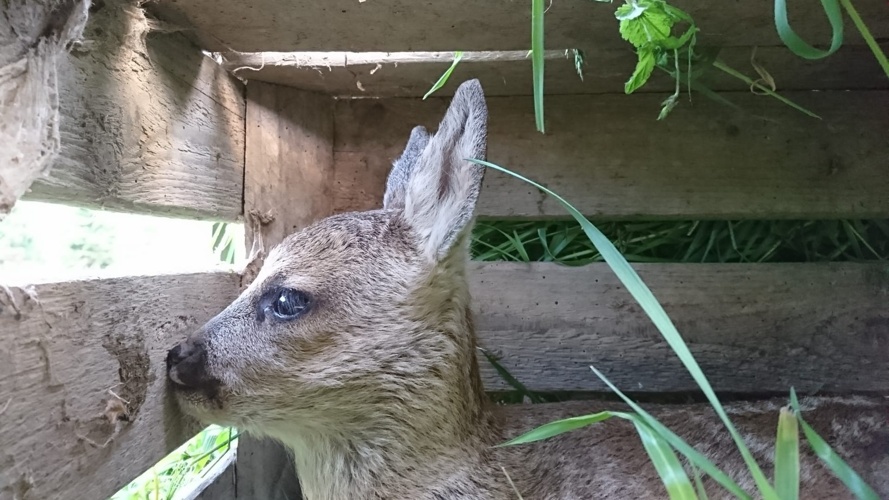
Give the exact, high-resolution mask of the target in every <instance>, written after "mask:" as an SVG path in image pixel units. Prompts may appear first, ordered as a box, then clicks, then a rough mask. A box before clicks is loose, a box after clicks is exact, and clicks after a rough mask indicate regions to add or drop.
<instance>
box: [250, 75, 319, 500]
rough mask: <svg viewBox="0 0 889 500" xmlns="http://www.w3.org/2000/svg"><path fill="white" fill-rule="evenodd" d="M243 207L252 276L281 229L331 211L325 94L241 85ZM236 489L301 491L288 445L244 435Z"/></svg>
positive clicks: (268, 495)
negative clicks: (244, 144) (244, 88)
mask: <svg viewBox="0 0 889 500" xmlns="http://www.w3.org/2000/svg"><path fill="white" fill-rule="evenodd" d="M246 158H247V160H246V172H245V176H244V213H245V214H246V215H247V225H246V238H247V248H256V249H257V251H259V250H263V253H260V254H258V255H257V256H256V257H257V258H256V259H255V260H254V261H253V263H251V265H250V266H248V269H247V271H246V272H245V273H244V278H243V285H244V286H246V285H247V284H249V283H250V281H252V280H253V278H254V277H255V273H256V272H257V271H258V268H259V266H261V264H262V262H263V259H264V257H265V255H266V254H267V253H268V251H269V250H271V248H272V247H274V246H275V245H277V244H278V243H280V242H281V241H282V240H283V239H284V238H285V237H286V236H287V235H289V234H291V233H293V232H295V231H297V230H299V229H302V228H303V227H305V226H307V225H309V224H311V223H312V222H314V221H315V220H317V219H320V218H322V217H325V216H327V215H330V214H331V213H332V210H333V193H334V191H336V186H335V180H334V172H333V100H332V98H331V97H329V96H327V95H324V94H318V93H314V92H306V91H301V90H297V89H293V88H288V87H283V86H279V85H274V84H268V83H261V82H255V83H251V84H250V85H249V86H248V92H247V154H246ZM236 474H237V491H238V495H239V496H243V497H244V498H263V499H268V500H285V499H287V498H300V496H301V493H300V490H299V481H298V479H297V477H296V473H295V469H294V466H293V461H292V460H291V458H290V456H289V454H288V452H287V450H286V449H285V448H284V447H283V446H282V445H281V444H280V443H278V442H276V441H273V440H271V439H257V438H254V437H252V436H242V437H241V438H240V443H239V444H238V461H237V470H236Z"/></svg>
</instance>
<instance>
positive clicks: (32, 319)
mask: <svg viewBox="0 0 889 500" xmlns="http://www.w3.org/2000/svg"><path fill="white" fill-rule="evenodd" d="M239 281H240V277H239V276H238V275H237V274H235V273H204V274H183V275H166V276H146V277H136V278H119V279H107V280H95V281H72V282H65V283H54V284H45V285H37V286H34V287H24V288H16V287H5V288H2V289H0V450H2V453H0V498H2V499H3V500H6V499H26V498H90V499H93V498H107V497H108V496H110V495H111V494H113V493H114V492H115V491H117V490H118V489H119V488H121V487H122V486H124V485H125V484H127V483H128V482H129V481H131V480H132V479H134V478H135V477H136V476H138V475H139V474H141V473H142V472H144V471H146V470H147V469H148V468H149V467H151V466H152V465H154V464H155V463H156V462H157V461H158V460H159V459H160V458H162V457H163V456H164V455H166V454H167V453H168V452H169V451H171V450H172V449H174V448H175V447H176V446H178V445H180V444H182V442H184V441H185V440H186V439H187V438H189V437H191V435H193V434H194V433H195V432H197V431H198V430H199V428H200V427H199V426H195V425H194V422H193V421H190V420H189V419H185V418H184V417H182V416H181V415H180V412H179V411H178V410H177V408H176V403H175V401H174V400H173V399H172V398H171V397H170V395H169V394H168V392H167V391H166V380H167V379H166V376H165V370H166V367H165V361H164V360H165V357H166V353H167V350H168V349H169V348H170V347H171V346H172V345H174V344H175V343H176V342H178V341H179V340H181V339H182V338H184V336H185V335H186V334H187V333H189V332H190V331H191V330H192V329H195V328H198V327H200V326H201V325H202V324H203V323H204V322H205V321H207V320H208V319H210V318H211V317H212V316H214V315H215V314H217V313H218V312H219V311H221V310H222V309H223V308H225V307H226V306H227V305H228V304H229V303H230V302H231V301H232V300H233V299H234V298H235V297H236V296H237V293H238V286H239ZM112 392H113V393H114V394H112ZM115 395H116V396H117V397H119V398H120V399H122V400H125V401H126V402H127V403H128V404H127V405H126V406H127V407H128V415H129V417H128V421H116V422H114V423H111V421H110V418H113V417H114V416H115V407H114V406H108V405H109V401H110V402H111V403H112V404H114V402H115V401H118V400H117V397H116V396H115ZM72 495H73V496H72Z"/></svg>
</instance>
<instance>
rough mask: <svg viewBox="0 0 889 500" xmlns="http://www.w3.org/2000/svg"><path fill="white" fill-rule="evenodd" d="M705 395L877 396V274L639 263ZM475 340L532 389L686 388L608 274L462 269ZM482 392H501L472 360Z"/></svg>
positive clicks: (529, 267)
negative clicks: (707, 387) (697, 370)
mask: <svg viewBox="0 0 889 500" xmlns="http://www.w3.org/2000/svg"><path fill="white" fill-rule="evenodd" d="M633 267H634V268H635V269H636V270H637V271H638V273H639V275H640V276H641V277H642V279H643V281H645V283H646V284H647V285H648V286H649V288H650V289H651V290H652V292H653V293H654V295H655V297H657V299H658V300H659V301H660V303H661V304H662V306H663V307H664V309H665V310H666V312H667V314H668V315H669V316H670V318H671V319H672V320H673V322H674V324H675V325H676V327H677V328H678V329H679V332H680V333H681V334H682V335H683V338H684V339H685V341H686V343H687V344H688V346H689V349H691V352H692V354H693V355H694V356H695V358H696V359H697V361H698V363H699V364H700V366H701V368H702V369H703V371H704V373H705V375H706V376H707V378H708V379H709V380H710V383H711V384H712V385H713V387H714V389H715V390H717V391H724V392H738V393H766V392H778V393H782V394H786V393H787V391H788V390H789V388H790V387H791V386H793V387H795V388H796V390H797V391H800V392H805V393H811V392H815V391H819V390H823V391H828V392H839V393H847V392H853V391H862V392H866V391H872V392H880V393H883V394H886V393H889V311H887V310H886V307H885V304H886V300H887V298H889V267H887V266H886V264H848V263H844V264H749V265H748V264H649V265H642V264H637V265H634V266H633ZM469 276H470V286H471V289H472V293H473V300H474V304H475V308H474V309H475V314H476V327H477V329H478V331H479V336H480V344H481V346H482V347H484V348H486V349H489V350H491V351H492V352H494V353H495V354H499V355H501V356H502V359H501V363H502V364H503V366H504V367H506V369H507V370H509V371H510V372H511V373H512V375H513V376H515V377H516V378H517V379H518V380H519V381H521V382H523V383H524V384H526V385H527V386H528V387H529V388H530V389H532V390H539V391H551V390H577V391H607V388H606V387H605V385H604V384H602V383H601V382H599V380H598V379H597V378H596V376H595V375H594V374H593V373H592V371H590V368H589V366H590V365H594V366H596V368H597V369H599V370H601V371H602V372H603V373H605V375H606V376H607V377H608V378H609V379H610V380H611V381H612V382H614V383H615V384H616V385H617V386H618V387H619V388H620V389H622V390H625V391H634V392H671V391H692V390H695V389H696V388H697V386H696V385H695V383H694V382H693V381H692V379H691V377H690V376H689V375H688V374H687V372H686V371H685V369H684V368H683V367H682V365H681V363H680V362H679V360H678V358H677V357H676V355H675V354H673V352H672V351H671V349H670V347H669V346H668V345H667V344H666V342H664V341H663V340H662V337H661V336H660V334H659V333H658V331H657V330H656V328H655V327H654V325H653V324H652V323H651V321H650V320H649V319H648V317H647V316H646V315H645V313H644V312H643V311H642V310H641V308H640V307H639V306H638V305H637V303H636V301H635V300H634V299H633V298H632V297H631V296H630V294H629V293H628V292H627V291H626V290H625V289H624V288H623V287H622V285H621V284H620V282H619V281H618V280H617V278H616V277H615V276H614V274H613V273H612V272H611V270H610V269H609V268H608V267H607V265H606V264H592V265H589V266H585V267H582V268H573V267H565V266H559V265H556V264H547V263H535V264H522V263H473V267H472V269H471V271H470V273H469ZM479 363H480V366H481V367H482V372H483V374H484V381H485V386H486V388H487V389H488V390H493V389H501V390H502V389H505V388H507V387H508V386H507V385H506V384H505V383H504V382H503V381H502V380H501V379H500V377H499V376H498V375H497V374H496V372H494V370H493V369H492V368H491V366H490V364H489V363H488V362H487V361H486V360H484V359H482V360H480V362H479Z"/></svg>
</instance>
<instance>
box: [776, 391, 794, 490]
mask: <svg viewBox="0 0 889 500" xmlns="http://www.w3.org/2000/svg"><path fill="white" fill-rule="evenodd" d="M775 491H776V492H777V493H778V496H780V497H781V500H797V499H798V498H799V425H798V424H797V419H796V415H795V414H794V413H793V411H792V410H790V409H789V408H781V413H780V415H779V416H778V436H777V438H776V441H775Z"/></svg>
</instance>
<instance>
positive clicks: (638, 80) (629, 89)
mask: <svg viewBox="0 0 889 500" xmlns="http://www.w3.org/2000/svg"><path fill="white" fill-rule="evenodd" d="M636 55H637V57H638V58H639V60H638V61H637V62H636V70H635V71H633V75H632V76H630V79H629V80H627V83H626V84H624V93H627V94H632V93H633V92H634V91H635V90H636V89H638V88H639V87H641V86H643V85H645V82H647V81H648V79H649V78H650V77H651V72H652V71H654V66H655V60H656V56H655V53H654V51H653V50H651V49H639V50H638V52H637V53H636Z"/></svg>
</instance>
